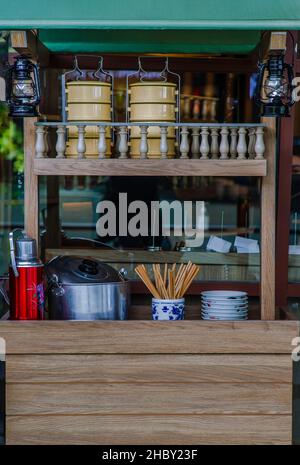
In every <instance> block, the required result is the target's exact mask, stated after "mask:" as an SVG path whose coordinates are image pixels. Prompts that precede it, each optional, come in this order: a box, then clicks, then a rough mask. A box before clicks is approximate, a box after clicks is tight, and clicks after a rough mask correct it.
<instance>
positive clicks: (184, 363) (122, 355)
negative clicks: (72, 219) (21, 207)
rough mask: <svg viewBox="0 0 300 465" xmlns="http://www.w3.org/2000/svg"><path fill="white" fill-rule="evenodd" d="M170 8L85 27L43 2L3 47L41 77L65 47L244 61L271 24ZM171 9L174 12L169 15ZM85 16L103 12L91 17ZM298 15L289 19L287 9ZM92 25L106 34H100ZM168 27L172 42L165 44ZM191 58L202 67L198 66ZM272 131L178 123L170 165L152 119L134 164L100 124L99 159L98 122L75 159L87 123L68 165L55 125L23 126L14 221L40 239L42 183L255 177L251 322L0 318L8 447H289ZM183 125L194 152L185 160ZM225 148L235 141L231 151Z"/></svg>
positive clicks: (139, 314) (287, 335) (271, 125)
mask: <svg viewBox="0 0 300 465" xmlns="http://www.w3.org/2000/svg"><path fill="white" fill-rule="evenodd" d="M31 3H32V4H33V3H39V4H40V2H31ZM42 3H43V2H42ZM52 3H53V2H52ZM54 3H55V2H54ZM96 3H97V2H95V8H96ZM116 3H118V8H119V10H120V11H121V13H120V18H121V19H120V20H119V21H117V20H111V17H113V16H111V15H112V12H114V14H115V12H116V11H118V9H116V5H115V4H116ZM127 3H128V2H127ZM131 3H132V4H134V1H133V0H131ZM145 3H146V2H145ZM169 3H170V2H161V3H160V4H159V2H157V7H158V8H157V10H155V8H154V6H153V2H149V5H148V9H147V8H146V10H145V12H144V17H145V18H148V19H146V20H144V21H142V20H141V18H137V17H135V15H133V17H131V18H130V17H128V14H130V13H128V12H130V10H131V9H130V8H129V7H128V5H127V6H126V10H127V11H125V9H124V6H121V5H123V4H122V3H119V2H117V1H115V2H110V3H109V4H108V5H106V8H107V11H104V12H103V10H102V9H101V16H102V17H101V19H95V20H91V19H90V18H91V17H93V14H92V12H91V11H90V12H89V14H90V16H89V17H87V16H86V13H85V11H81V10H80V11H79V10H78V11H76V14H74V12H73V11H67V9H66V5H67V4H69V2H64V3H63V5H61V4H60V5H59V7H58V12H59V18H62V19H60V20H58V19H56V18H53V16H51V12H50V10H49V11H48V4H47V3H45V5H44V7H45V9H46V12H47V13H49V15H50V16H49V21H48V20H46V21H44V22H43V26H42V30H41V31H40V32H39V38H38V37H37V35H35V34H34V33H33V32H31V31H29V29H36V28H39V27H41V26H40V24H41V21H40V20H41V18H40V15H39V14H38V13H37V12H38V11H40V10H41V8H40V5H39V6H38V5H36V15H35V16H34V18H35V19H33V17H32V16H31V17H30V18H28V20H27V19H26V18H25V19H24V17H23V16H24V14H27V13H26V12H24V11H23V9H22V15H23V16H22V19H23V22H22V23H19V22H18V23H17V22H16V21H17V20H16V21H15V22H14V23H13V21H11V22H10V21H9V15H8V19H7V20H6V21H2V23H3V24H2V26H3V25H6V26H5V27H6V29H16V28H18V29H19V28H20V26H21V25H22V27H23V25H24V30H22V31H18V30H12V32H11V39H12V46H13V47H14V49H15V50H17V51H18V52H20V53H24V54H29V56H31V58H32V59H35V60H37V61H39V62H40V63H41V66H42V67H43V68H44V70H47V69H48V70H49V73H48V74H46V76H48V78H49V75H50V73H51V70H52V69H53V68H67V67H68V64H69V63H70V55H71V54H72V53H74V52H79V53H86V52H96V51H98V52H101V53H103V52H116V53H122V52H128V51H134V52H136V53H138V52H143V53H146V52H158V51H160V52H161V53H172V52H176V53H187V52H189V53H191V52H197V53H199V52H203V53H204V52H210V53H213V52H215V51H217V52H219V53H222V52H223V53H224V52H226V53H234V52H237V53H244V54H245V53H250V52H251V51H252V50H253V49H254V48H255V46H256V45H257V42H258V40H259V36H260V34H259V30H260V29H261V28H266V27H268V24H267V20H266V17H265V16H264V13H265V12H266V9H263V10H262V9H261V3H262V2H258V1H257V2H256V1H255V2H254V3H255V4H256V6H257V8H258V10H257V11H256V15H257V16H254V17H253V18H248V19H249V20H252V24H251V29H252V31H251V30H248V31H247V29H250V26H249V21H248V19H247V18H245V17H244V14H243V8H242V5H240V2H237V1H233V2H232V3H233V4H234V8H233V7H232V8H231V9H230V12H229V11H226V10H225V11H224V8H222V9H221V10H222V11H218V10H214V11H213V12H212V11H210V8H211V7H210V6H209V4H208V5H206V6H205V8H207V11H206V12H205V11H203V10H202V8H203V6H202V5H201V10H202V11H201V14H200V13H199V11H200V6H199V11H194V10H193V8H196V6H195V5H194V4H193V5H189V6H188V5H185V3H189V2H182V3H181V4H179V2H177V3H176V5H177V9H174V7H173V6H172V11H169V10H168V4H169ZM287 3H293V2H287V1H286V2H285V4H287ZM150 5H151V7H150ZM133 6H134V5H133ZM292 6H293V5H290V7H291V8H292ZM145 7H146V5H145ZM187 7H189V8H190V10H188V11H187ZM7 8H9V7H7ZM73 8H75V10H76V8H79V7H78V6H77V5H76V6H74V5H73V6H72V10H73ZM113 8H115V9H114V10H111V9H113ZM79 9H80V8H79ZM197 9H198V7H197ZM61 10H63V11H61ZM173 10H175V12H174V11H173ZM53 11H55V9H54V8H53V9H52V12H53ZM133 11H135V10H134V8H133ZM153 11H154V12H155V11H156V13H155V14H156V15H158V16H157V17H156V16H155V17H154V16H153V14H154V13H153V14H152V12H153ZM253 11H255V8H254V6H253ZM47 13H45V12H43V13H42V15H43V17H46V18H48V16H47ZM171 13H172V14H174V18H172V19H166V18H167V17H169V16H168V15H169V14H171ZM233 14H236V20H235V21H234V20H233V18H232V16H231V15H233ZM247 14H250V13H249V12H247ZM70 15H72V18H73V20H70V19H69V17H70ZM76 15H77V16H76ZM166 15H167V16H166ZM297 15H298V16H297ZM94 17H95V18H99V17H100V15H99V12H98V11H97V9H96V10H95V11H94ZM295 17H297V18H298V21H299V19H300V18H299V13H298V12H297V11H296V10H295ZM78 18H81V19H78ZM82 18H83V19H82ZM195 18H197V19H195ZM211 18H216V19H214V20H212V19H211ZM263 19H264V20H263ZM279 19H282V18H279ZM283 19H285V18H283ZM275 23H276V22H273V23H272V22H270V25H269V26H270V29H276V24H275ZM219 27H222V28H227V29H228V30H229V31H228V34H226V33H225V31H220V32H219V33H217V32H216V31H213V29H218V28H219ZM280 27H282V23H280ZM287 27H288V26H287ZM76 28H77V29H76ZM103 28H108V29H109V31H108V36H107V37H106V39H104V36H103V30H102V29H103ZM122 28H123V29H124V28H125V29H126V28H127V30H125V31H124V30H122ZM162 28H165V30H164V31H162ZM176 28H177V32H178V34H179V36H180V38H181V44H180V45H179V42H178V41H179V39H178V38H177V39H176V40H175V38H174V29H175V31H176ZM68 29H69V30H68ZM81 29H84V31H85V38H83V34H82V30H81ZM204 29H209V30H208V31H205V30H204ZM233 29H236V30H235V31H234V30H233ZM238 29H241V31H239V30H238ZM153 31H155V33H154V36H155V37H154V38H153V36H152V33H153ZM156 35H157V36H156ZM175 35H176V34H175ZM162 36H163V37H164V39H165V40H164V41H161V38H162ZM79 37H80V43H79V42H78V38H79ZM121 37H122V40H121ZM216 37H217V40H218V43H217V44H216V39H215V38H216ZM168 38H169V41H168ZM95 41H96V42H97V43H96V44H95ZM105 41H107V43H105ZM205 41H206V42H205ZM108 42H109V43H108ZM93 47H94V48H95V47H96V50H94V48H93ZM62 53H64V54H65V55H63V54H62ZM246 56H247V55H246ZM120 59H121V60H122V56H121V57H120ZM181 59H182V60H183V59H184V58H181ZM186 59H188V58H186ZM190 59H192V58H190ZM193 59H194V60H195V66H198V65H199V67H200V66H201V63H202V61H201V58H193ZM215 60H216V63H217V58H215ZM233 62H234V59H233ZM108 67H109V66H108ZM47 83H51V88H49V87H48V88H47ZM48 85H49V84H48ZM52 86H53V81H52V82H51V81H50V80H49V81H47V78H46V91H45V92H46V95H48V98H49V96H50V95H53V94H54V96H55V90H53V87H52ZM275 123H276V121H275V119H272V118H264V119H262V121H261V122H260V123H252V122H246V123H243V124H242V123H237V124H232V123H231V124H225V123H224V124H221V123H216V124H211V123H206V124H205V123H181V124H179V125H178V124H177V123H176V124H177V126H179V131H180V134H181V138H180V147H179V152H180V153H179V158H177V159H174V160H169V159H167V158H166V150H165V146H166V127H170V126H172V124H167V123H166V124H159V126H160V130H161V144H160V147H161V158H160V159H147V157H146V156H145V155H147V149H146V150H141V159H134V160H133V159H129V158H128V144H127V138H126V130H127V129H128V126H129V125H128V124H127V123H112V124H111V125H113V126H115V127H116V128H117V130H118V131H119V133H120V145H119V151H120V157H119V158H115V159H103V153H102V152H103V147H104V146H105V141H104V140H103V138H105V131H102V130H100V129H101V127H102V128H103V126H107V123H97V124H95V126H96V127H98V128H99V147H100V149H99V158H98V159H93V160H91V159H87V158H85V143H84V140H85V128H87V127H88V126H91V125H93V123H90V122H88V121H81V122H78V123H77V126H78V134H79V136H78V158H77V159H67V158H65V150H66V145H65V132H66V126H67V123H66V122H63V121H52V122H49V121H48V120H47V121H44V120H38V119H35V118H27V119H24V151H25V227H26V231H27V233H28V234H29V235H30V236H31V237H34V238H36V239H37V240H39V207H38V205H39V192H38V182H39V176H58V175H65V176H68V175H70V176H71V175H95V176H104V175H105V176H115V175H118V176H178V175H180V176H231V177H232V176H239V177H241V176H247V177H249V176H254V177H259V178H260V180H261V240H260V246H261V255H260V274H261V279H260V316H259V317H258V318H257V319H255V320H253V319H250V320H248V321H232V322H222V321H213V322H210V321H201V320H200V314H199V313H198V311H197V309H196V308H195V307H189V308H188V309H187V317H186V320H184V321H178V322H172V323H170V322H156V321H150V315H149V312H148V311H147V309H146V308H145V307H143V306H140V307H139V306H135V307H132V308H131V310H130V314H129V321H123V322H121V321H119V322H118V321H94V322H84V321H82V322H79V321H40V322H38V321H36V322H18V321H2V322H0V336H1V337H3V338H4V339H5V340H6V345H7V355H6V383H7V384H6V386H7V388H6V442H7V444H143V443H146V444H228V443H230V444H290V443H291V442H292V415H293V412H292V391H293V374H292V371H293V370H292V359H291V350H292V348H293V346H292V340H293V338H295V337H297V336H298V335H299V323H298V321H289V320H286V319H278V316H280V315H279V314H276V311H275V310H276V309H275V213H276V211H275V189H276V183H275V176H276V140H277V136H276V124H275ZM68 124H69V123H68ZM137 125H138V126H142V125H141V124H137ZM149 125H151V124H146V126H147V127H149ZM174 125H175V123H174ZM144 126H145V123H144ZM53 129H54V130H55V131H56V139H55V141H53V139H51V141H50V142H49V139H48V140H47V139H46V135H47V131H50V130H52V132H53ZM190 129H191V130H193V137H194V144H193V147H194V151H195V153H193V155H194V157H193V158H189V157H188V153H189V149H190V147H189V141H188V138H187V134H188V130H190ZM144 135H145V139H144V141H143V143H144V145H142V144H141V147H147V131H146V132H144ZM212 135H215V136H216V137H215V139H214V140H215V145H214V149H212V146H211V145H210V144H209V140H210V139H209V138H208V136H212ZM229 136H230V138H229ZM232 136H234V137H232ZM200 140H201V143H200ZM230 140H231V141H232V140H233V141H235V142H234V144H235V145H234V146H232V145H230V144H229V141H230ZM250 141H251V143H250ZM49 144H50V147H49ZM195 147H196V149H195ZM104 151H105V150H104ZM53 253H54V252H53V251H52V254H53ZM48 256H51V251H48ZM281 316H282V315H281ZM276 318H277V319H276ZM147 320H149V321H147ZM294 441H295V436H294Z"/></svg>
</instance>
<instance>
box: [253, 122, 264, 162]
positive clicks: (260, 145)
mask: <svg viewBox="0 0 300 465" xmlns="http://www.w3.org/2000/svg"><path fill="white" fill-rule="evenodd" d="M254 150H255V154H256V155H255V160H263V159H264V153H265V142H264V128H262V127H258V128H256V141H255V146H254Z"/></svg>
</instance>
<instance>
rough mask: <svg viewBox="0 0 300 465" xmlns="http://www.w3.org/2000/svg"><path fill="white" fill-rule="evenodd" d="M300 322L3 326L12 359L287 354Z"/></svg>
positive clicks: (36, 323)
mask: <svg viewBox="0 0 300 465" xmlns="http://www.w3.org/2000/svg"><path fill="white" fill-rule="evenodd" d="M298 335H299V322H297V321H265V322H262V321H249V320H248V321H228V322H227V321H226V322H225V321H218V322H216V321H212V322H210V321H172V322H171V323H170V322H169V321H92V322H89V321H84V322H80V321H41V322H39V321H2V322H1V324H0V337H3V338H4V339H5V340H6V350H7V353H8V354H10V353H12V354H59V353H70V354H71V353H75V354H79V353H81V354H85V353H91V354H93V353H106V354H109V353H111V354H113V353H128V354H129V353H141V354H142V353H157V354H159V353H165V354H167V353H170V354H172V353H180V354H184V353H190V354H193V353H200V354H201V353H203V354H206V353H220V352H221V353H229V354H230V353H232V354H233V353H239V354H241V353H278V354H279V353H287V354H290V352H291V340H292V339H293V338H294V337H296V336H298Z"/></svg>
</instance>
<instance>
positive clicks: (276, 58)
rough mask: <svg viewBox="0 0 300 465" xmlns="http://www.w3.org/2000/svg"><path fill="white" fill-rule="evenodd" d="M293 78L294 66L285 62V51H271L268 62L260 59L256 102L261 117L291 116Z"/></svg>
mask: <svg viewBox="0 0 300 465" xmlns="http://www.w3.org/2000/svg"><path fill="white" fill-rule="evenodd" d="M291 39H292V41H293V46H294V39H293V37H292V36H291ZM260 55H261V51H260ZM293 78H294V72H293V65H291V64H287V63H285V62H284V51H283V50H270V52H269V55H268V57H267V59H266V61H263V60H262V59H261V58H260V60H259V63H258V81H257V87H256V92H255V102H256V104H257V105H258V106H259V107H260V114H261V116H289V113H290V107H291V106H292V105H293V104H294V100H293Z"/></svg>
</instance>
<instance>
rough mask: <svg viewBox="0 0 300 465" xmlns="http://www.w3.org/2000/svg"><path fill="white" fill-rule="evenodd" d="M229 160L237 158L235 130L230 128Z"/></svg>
mask: <svg viewBox="0 0 300 465" xmlns="http://www.w3.org/2000/svg"><path fill="white" fill-rule="evenodd" d="M229 152H230V158H232V159H234V158H236V157H237V128H230V149H229Z"/></svg>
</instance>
